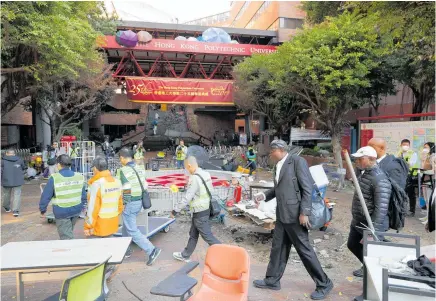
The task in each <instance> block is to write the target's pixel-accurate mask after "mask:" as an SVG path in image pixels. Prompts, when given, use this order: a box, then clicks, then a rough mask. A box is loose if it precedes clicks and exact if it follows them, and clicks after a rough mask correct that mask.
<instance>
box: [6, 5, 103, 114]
mask: <svg viewBox="0 0 436 301" xmlns="http://www.w3.org/2000/svg"><path fill="white" fill-rule="evenodd" d="M103 19H104V16H102V2H92V1H85V2H82V1H79V2H68V1H53V2H39V1H34V2H2V5H1V29H2V43H1V58H2V76H4V77H5V78H6V79H5V80H4V81H2V86H1V92H2V95H4V97H2V107H1V108H2V115H4V114H6V113H7V112H8V111H10V110H11V109H12V108H14V107H15V106H16V105H17V104H18V102H19V100H20V99H21V98H22V97H24V96H27V95H29V94H31V93H32V92H33V91H35V88H37V87H38V86H39V85H41V84H46V83H49V82H51V81H56V80H58V79H72V80H74V79H77V78H78V76H79V74H82V73H83V72H87V73H90V74H99V73H100V72H101V70H103V68H104V59H103V57H102V55H101V53H99V52H98V49H97V46H98V44H97V41H98V39H99V37H102V35H101V33H100V32H98V31H97V30H96V29H94V27H93V25H96V24H98V26H100V28H103V26H102V24H101V23H103V22H102V21H101V20H103ZM105 28H106V27H105Z"/></svg>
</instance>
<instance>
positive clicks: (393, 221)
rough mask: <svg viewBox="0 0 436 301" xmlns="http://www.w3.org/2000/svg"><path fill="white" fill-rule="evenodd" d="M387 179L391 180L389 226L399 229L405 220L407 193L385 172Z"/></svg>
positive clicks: (407, 201)
mask: <svg viewBox="0 0 436 301" xmlns="http://www.w3.org/2000/svg"><path fill="white" fill-rule="evenodd" d="M386 176H387V177H388V179H389V181H390V182H391V186H392V192H391V198H390V200H389V208H388V216H389V228H391V229H394V230H397V232H398V231H399V230H401V229H402V228H404V224H405V222H406V213H407V205H408V203H409V197H408V196H407V193H406V192H405V191H404V189H403V188H401V187H400V186H399V185H398V184H397V183H396V182H395V181H394V180H392V179H391V178H390V177H389V176H388V175H387V174H386Z"/></svg>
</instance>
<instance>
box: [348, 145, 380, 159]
mask: <svg viewBox="0 0 436 301" xmlns="http://www.w3.org/2000/svg"><path fill="white" fill-rule="evenodd" d="M351 156H352V157H354V158H361V157H365V156H366V157H372V158H377V152H376V151H375V149H374V148H372V147H371V146H364V147H361V148H359V149H358V150H357V152H355V153H354V154H351Z"/></svg>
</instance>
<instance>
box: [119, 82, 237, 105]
mask: <svg viewBox="0 0 436 301" xmlns="http://www.w3.org/2000/svg"><path fill="white" fill-rule="evenodd" d="M126 85H127V98H128V99H129V100H130V101H133V102H145V103H171V104H204V105H233V82H232V81H226V80H196V79H192V78H191V79H183V80H182V79H167V78H147V77H126Z"/></svg>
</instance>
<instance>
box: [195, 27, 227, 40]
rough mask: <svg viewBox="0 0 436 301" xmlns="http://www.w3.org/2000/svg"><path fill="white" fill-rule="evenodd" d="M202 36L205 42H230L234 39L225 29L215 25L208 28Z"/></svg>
mask: <svg viewBox="0 0 436 301" xmlns="http://www.w3.org/2000/svg"><path fill="white" fill-rule="evenodd" d="M202 36H203V39H204V41H205V42H215V43H230V41H231V40H232V39H231V38H230V36H229V34H228V33H227V32H225V31H224V30H223V29H221V28H214V27H212V28H208V29H206V30H205V31H204V32H203V35H202Z"/></svg>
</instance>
